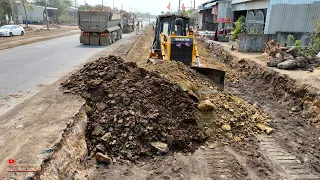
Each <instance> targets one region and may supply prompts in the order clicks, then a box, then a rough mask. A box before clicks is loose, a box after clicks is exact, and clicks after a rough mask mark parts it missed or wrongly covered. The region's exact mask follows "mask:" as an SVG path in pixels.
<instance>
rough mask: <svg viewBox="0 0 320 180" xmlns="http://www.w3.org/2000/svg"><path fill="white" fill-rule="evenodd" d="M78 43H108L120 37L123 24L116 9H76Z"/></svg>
mask: <svg viewBox="0 0 320 180" xmlns="http://www.w3.org/2000/svg"><path fill="white" fill-rule="evenodd" d="M78 17H79V21H78V26H79V28H80V29H81V35H80V43H82V44H90V45H110V44H112V43H114V42H115V41H117V40H119V39H121V38H122V29H123V24H122V22H121V13H120V12H118V11H97V10H92V11H78Z"/></svg>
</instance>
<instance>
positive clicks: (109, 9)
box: [87, 5, 112, 12]
mask: <svg viewBox="0 0 320 180" xmlns="http://www.w3.org/2000/svg"><path fill="white" fill-rule="evenodd" d="M87 11H108V12H109V11H112V9H111V8H110V7H104V6H102V5H96V6H95V7H92V8H90V9H88V10H87Z"/></svg>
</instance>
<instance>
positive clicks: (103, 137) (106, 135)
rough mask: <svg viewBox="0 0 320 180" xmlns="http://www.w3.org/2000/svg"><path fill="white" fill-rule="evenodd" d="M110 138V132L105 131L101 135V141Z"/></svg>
mask: <svg viewBox="0 0 320 180" xmlns="http://www.w3.org/2000/svg"><path fill="white" fill-rule="evenodd" d="M110 138H111V132H107V133H106V134H105V135H103V136H102V138H101V139H102V140H103V141H108V140H109V139H110Z"/></svg>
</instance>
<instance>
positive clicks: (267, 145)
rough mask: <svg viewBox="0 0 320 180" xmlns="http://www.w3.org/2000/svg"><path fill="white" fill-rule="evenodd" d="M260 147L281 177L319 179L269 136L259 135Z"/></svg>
mask: <svg viewBox="0 0 320 180" xmlns="http://www.w3.org/2000/svg"><path fill="white" fill-rule="evenodd" d="M259 139H260V143H259V146H260V149H261V151H262V152H263V153H262V154H263V155H264V156H265V157H266V158H268V159H269V160H270V162H271V163H273V164H274V166H275V167H279V168H277V170H278V173H279V175H280V176H282V177H283V178H288V179H292V180H294V179H309V180H312V179H320V175H319V174H318V173H316V172H313V171H312V170H311V169H309V168H307V167H305V166H304V165H303V164H302V162H301V161H300V160H299V159H298V158H297V157H296V156H293V155H292V154H290V153H289V152H287V151H286V150H284V149H283V148H281V147H280V146H279V145H278V143H277V141H276V140H275V139H274V138H272V137H271V136H265V135H261V136H259Z"/></svg>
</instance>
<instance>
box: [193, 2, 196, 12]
mask: <svg viewBox="0 0 320 180" xmlns="http://www.w3.org/2000/svg"><path fill="white" fill-rule="evenodd" d="M193 9H194V10H196V0H193Z"/></svg>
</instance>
